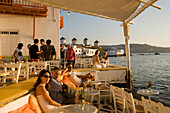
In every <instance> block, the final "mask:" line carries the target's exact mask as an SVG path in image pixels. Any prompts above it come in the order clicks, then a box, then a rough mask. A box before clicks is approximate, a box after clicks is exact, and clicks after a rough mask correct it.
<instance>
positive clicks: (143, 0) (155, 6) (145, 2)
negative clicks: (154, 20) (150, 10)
mask: <svg viewBox="0 0 170 113" xmlns="http://www.w3.org/2000/svg"><path fill="white" fill-rule="evenodd" d="M138 1H139V2H142V3H144V4H147V1H145V0H138ZM151 6H152V7H154V8H157V9H159V10H161V9H162V7H159V6H157V5H155V4H151Z"/></svg>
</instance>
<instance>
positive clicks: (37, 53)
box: [13, 39, 57, 62]
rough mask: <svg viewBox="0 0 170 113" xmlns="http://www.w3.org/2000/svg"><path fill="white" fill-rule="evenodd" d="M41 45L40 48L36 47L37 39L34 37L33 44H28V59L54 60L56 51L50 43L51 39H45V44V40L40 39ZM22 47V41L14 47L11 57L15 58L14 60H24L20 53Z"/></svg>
mask: <svg viewBox="0 0 170 113" xmlns="http://www.w3.org/2000/svg"><path fill="white" fill-rule="evenodd" d="M40 43H41V46H40V50H39V47H38V44H39V40H38V39H35V40H34V44H33V45H31V44H28V46H27V47H28V49H29V61H39V60H42V61H48V60H56V57H57V52H56V49H55V47H54V46H53V45H51V40H49V39H48V40H47V41H46V44H45V40H44V39H41V40H40ZM22 48H23V43H19V44H18V47H17V48H16V49H15V51H14V53H13V58H14V59H15V62H20V61H23V60H24V57H23V55H22Z"/></svg>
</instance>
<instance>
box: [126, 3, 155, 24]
mask: <svg viewBox="0 0 170 113" xmlns="http://www.w3.org/2000/svg"><path fill="white" fill-rule="evenodd" d="M156 1H158V0H149V1H147V3H146V4H144V5H143V6H142V7H140V8H139V9H138V10H137V11H136V12H135V13H134V14H133V15H131V16H130V17H129V18H128V19H126V20H125V21H124V23H129V22H130V21H131V20H133V19H134V18H135V17H137V16H138V15H139V14H140V13H142V12H143V11H144V10H145V9H146V8H148V7H149V6H150V5H152V4H153V3H154V2H156Z"/></svg>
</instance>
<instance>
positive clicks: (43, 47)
mask: <svg viewBox="0 0 170 113" xmlns="http://www.w3.org/2000/svg"><path fill="white" fill-rule="evenodd" d="M40 43H41V46H40V51H43V53H41V58H40V60H42V61H44V60H45V59H44V51H45V47H46V45H45V41H44V39H41V40H40Z"/></svg>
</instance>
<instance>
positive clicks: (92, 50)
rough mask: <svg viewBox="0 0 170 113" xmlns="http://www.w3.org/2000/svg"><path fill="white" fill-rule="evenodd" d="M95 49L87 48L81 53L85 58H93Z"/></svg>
mask: <svg viewBox="0 0 170 113" xmlns="http://www.w3.org/2000/svg"><path fill="white" fill-rule="evenodd" d="M96 50H97V49H87V48H84V49H83V53H84V54H85V55H86V56H93V55H94V54H95V51H96Z"/></svg>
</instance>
